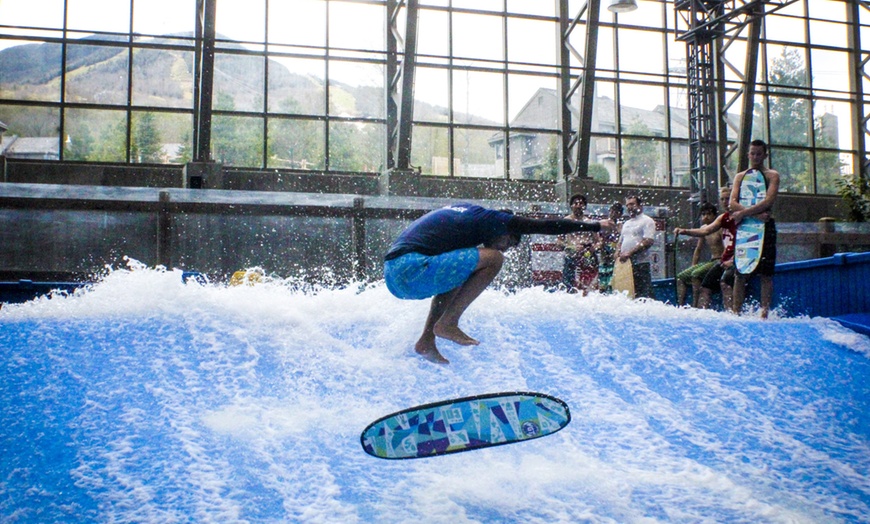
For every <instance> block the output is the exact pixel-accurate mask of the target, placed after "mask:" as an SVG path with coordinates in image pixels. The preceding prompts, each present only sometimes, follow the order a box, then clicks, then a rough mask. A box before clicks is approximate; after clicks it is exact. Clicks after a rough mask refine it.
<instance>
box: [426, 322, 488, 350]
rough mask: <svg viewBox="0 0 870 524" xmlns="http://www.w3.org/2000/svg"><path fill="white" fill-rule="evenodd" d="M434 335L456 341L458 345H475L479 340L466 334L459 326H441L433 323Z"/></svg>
mask: <svg viewBox="0 0 870 524" xmlns="http://www.w3.org/2000/svg"><path fill="white" fill-rule="evenodd" d="M435 335H437V336H439V337H441V338H446V339H447V340H450V341H451V342H456V343H457V344H459V345H460V346H477V345H479V344H480V341H478V340H477V339H474V338H471V337H469V336H468V335H466V334H465V333H464V332H463V331H462V330H461V329H459V326H442V325H440V324H435Z"/></svg>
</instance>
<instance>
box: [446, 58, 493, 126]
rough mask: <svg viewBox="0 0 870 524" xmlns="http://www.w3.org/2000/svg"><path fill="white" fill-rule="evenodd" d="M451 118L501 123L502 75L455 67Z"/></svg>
mask: <svg viewBox="0 0 870 524" xmlns="http://www.w3.org/2000/svg"><path fill="white" fill-rule="evenodd" d="M453 118H454V121H455V122H459V123H463V124H472V123H473V124H499V125H504V123H505V121H504V118H505V117H504V75H502V74H500V73H484V72H479V71H462V70H457V71H454V73H453Z"/></svg>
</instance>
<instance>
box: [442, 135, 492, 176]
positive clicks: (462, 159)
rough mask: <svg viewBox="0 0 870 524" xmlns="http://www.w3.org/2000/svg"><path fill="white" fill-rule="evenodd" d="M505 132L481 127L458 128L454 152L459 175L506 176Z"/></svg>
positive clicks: (454, 141) (454, 139) (454, 138)
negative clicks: (500, 145) (481, 128)
mask: <svg viewBox="0 0 870 524" xmlns="http://www.w3.org/2000/svg"><path fill="white" fill-rule="evenodd" d="M499 144H502V145H503V144H504V133H502V132H495V131H487V130H480V129H462V128H459V129H456V130H455V131H454V137H453V154H454V157H455V162H456V164H458V171H457V172H456V173H455V174H456V175H457V176H464V177H473V178H504V148H503V147H502V148H499V147H498V145H499Z"/></svg>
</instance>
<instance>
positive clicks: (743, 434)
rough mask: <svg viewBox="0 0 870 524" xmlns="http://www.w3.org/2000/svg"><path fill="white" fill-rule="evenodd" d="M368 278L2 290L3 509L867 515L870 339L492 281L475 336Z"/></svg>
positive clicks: (339, 518)
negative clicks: (488, 437) (457, 439)
mask: <svg viewBox="0 0 870 524" xmlns="http://www.w3.org/2000/svg"><path fill="white" fill-rule="evenodd" d="M427 310H428V302H427V301H401V300H398V299H395V298H393V297H392V296H391V295H390V294H389V293H388V292H387V290H386V288H385V287H384V286H383V285H382V284H372V285H368V286H349V287H346V288H344V289H333V290H329V289H319V290H318V289H315V290H312V289H303V288H302V287H300V286H296V285H292V284H291V283H289V282H281V281H273V282H265V283H261V284H257V285H255V286H239V287H226V286H221V285H211V284H209V285H200V284H196V283H188V284H184V283H182V279H181V272H180V271H162V270H154V269H147V268H143V267H136V266H135V264H134V266H133V267H132V268H130V269H125V270H116V271H113V272H111V273H110V274H109V275H108V276H106V277H105V278H104V279H102V280H101V282H99V283H98V284H96V285H93V286H91V287H89V288H88V289H85V290H80V291H78V292H76V293H75V294H73V295H71V296H66V297H60V296H55V297H53V298H51V299H48V298H42V299H37V300H34V301H31V302H29V303H26V304H21V305H6V306H4V307H3V309H2V310H0V348H2V349H0V366H2V367H0V378H2V384H0V394H2V396H3V399H4V404H3V407H2V409H0V446H2V448H0V521H3V522H56V521H64V522H159V523H168V522H221V523H224V522H341V523H349V522H374V521H377V522H409V521H419V522H447V521H449V522H487V523H489V522H547V523H550V522H620V523H621V522H753V523H755V522H808V523H816V522H861V521H866V520H867V519H868V518H870V517H868V515H870V339H868V338H867V337H865V336H862V335H858V334H855V333H853V332H851V331H848V330H846V329H844V328H842V327H840V326H839V325H838V324H836V323H834V322H832V321H829V320H826V319H807V318H799V319H784V318H774V319H772V320H769V321H760V320H757V319H754V318H749V317H739V318H738V317H734V316H732V315H728V314H724V313H717V312H711V311H697V310H692V309H678V308H674V307H671V306H668V305H665V304H660V303H655V302H650V303H643V302H632V301H629V300H627V299H625V298H624V297H622V296H589V297H581V296H579V295H568V294H564V293H550V292H545V291H543V290H540V289H528V290H522V291H519V292H515V293H503V292H499V291H495V290H487V291H486V292H485V293H484V294H483V296H482V297H481V298H480V299H479V300H478V301H477V302H475V303H474V304H473V305H472V307H471V308H470V309H469V311H468V312H467V314H466V316H465V317H464V319H463V324H462V326H463V328H465V329H466V330H467V331H468V332H469V333H470V334H471V335H472V336H475V337H477V338H479V339H480V340H481V342H482V343H481V345H480V346H478V347H475V348H465V347H459V346H456V345H454V344H452V343H448V342H445V341H441V343H440V346H441V349H442V352H443V353H444V355H445V356H446V357H447V358H449V359H450V360H451V364H450V365H449V366H437V365H434V364H431V363H428V362H426V361H424V360H422V359H420V358H417V357H416V356H415V355H414V353H413V351H412V346H413V343H414V341H415V340H416V337H417V336H418V334H419V330H420V329H421V326H422V322H423V319H424V318H425V315H426V312H427ZM514 390H523V391H540V392H543V393H548V394H551V395H554V396H557V397H559V398H561V399H563V400H564V401H565V402H567V403H568V405H569V406H570V408H571V413H572V417H573V420H572V422H571V423H570V424H569V425H568V427H566V428H565V429H564V430H562V431H561V432H559V433H556V434H555V435H552V436H548V437H545V438H541V439H537V440H533V441H529V442H523V443H518V444H514V445H509V446H500V447H496V448H491V449H484V450H478V451H473V452H468V453H459V454H456V455H449V456H444V457H434V458H427V459H419V460H405V461H386V460H379V459H376V458H373V457H370V456H368V455H366V454H365V453H364V452H363V450H362V448H361V446H360V442H359V434H360V432H361V431H362V430H363V428H364V427H365V426H366V425H367V424H368V423H369V422H371V421H372V420H374V419H376V418H378V417H380V416H383V415H386V414H388V413H391V412H394V411H397V410H399V409H403V408H406V407H410V406H413V405H417V404H424V403H428V402H433V401H437V400H441V399H448V398H453V397H460V396H470V395H475V394H484V393H494V392H499V391H514Z"/></svg>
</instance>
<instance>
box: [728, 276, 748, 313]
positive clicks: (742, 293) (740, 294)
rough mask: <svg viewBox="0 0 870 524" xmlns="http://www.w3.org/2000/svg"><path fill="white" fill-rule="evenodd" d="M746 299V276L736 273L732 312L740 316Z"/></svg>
mask: <svg viewBox="0 0 870 524" xmlns="http://www.w3.org/2000/svg"><path fill="white" fill-rule="evenodd" d="M745 299H746V275H741V274H740V273H737V272H736V271H735V272H734V296H733V298H732V301H731V302H732V303H731V311H733V312H734V313H736V314H738V315H739V314H740V312H741V311H742V310H743V301H744V300H745Z"/></svg>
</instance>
